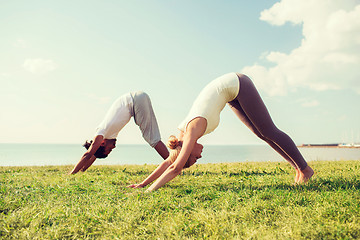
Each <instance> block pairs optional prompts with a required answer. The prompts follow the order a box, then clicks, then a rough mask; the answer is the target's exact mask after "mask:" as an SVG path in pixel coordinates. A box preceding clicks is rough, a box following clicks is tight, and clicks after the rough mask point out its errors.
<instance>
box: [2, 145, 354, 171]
mask: <svg viewBox="0 0 360 240" xmlns="http://www.w3.org/2000/svg"><path fill="white" fill-rule="evenodd" d="M299 149H300V151H301V153H302V154H303V156H304V157H305V159H306V160H307V161H321V160H360V148H299ZM84 152H85V148H83V147H82V146H81V145H77V144H0V166H47V165H74V164H76V163H77V162H78V161H79V160H80V158H81V156H82V154H84ZM161 161H162V159H161V157H160V156H159V155H158V154H157V153H156V151H155V150H154V149H152V148H151V147H150V146H148V145H120V144H119V145H118V146H116V148H115V149H113V151H112V152H111V154H110V155H109V157H107V158H105V159H98V160H96V161H95V163H94V164H95V165H124V164H140V165H141V164H159V163H160V162H161ZM276 161H285V160H284V159H283V158H282V157H281V156H280V155H279V154H278V153H276V152H275V151H274V150H273V149H272V148H270V147H269V146H267V145H234V146H228V145H226V146H219V145H218V146H215V145H207V146H204V150H203V153H202V158H201V159H199V160H198V163H200V164H201V163H224V162H276Z"/></svg>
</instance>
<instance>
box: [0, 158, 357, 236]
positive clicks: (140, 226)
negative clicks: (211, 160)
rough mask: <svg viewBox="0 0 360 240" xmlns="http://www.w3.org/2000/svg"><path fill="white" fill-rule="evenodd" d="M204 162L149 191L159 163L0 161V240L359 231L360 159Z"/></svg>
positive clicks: (300, 233)
mask: <svg viewBox="0 0 360 240" xmlns="http://www.w3.org/2000/svg"><path fill="white" fill-rule="evenodd" d="M311 166H312V167H313V168H314V170H315V171H316V175H315V177H314V178H313V179H312V181H311V182H310V183H308V184H306V185H303V186H294V185H292V182H293V177H294V176H293V175H294V173H293V170H292V169H291V168H290V167H289V166H288V164H287V163H285V162H283V163H231V164H204V165H201V164H198V165H196V166H194V167H192V168H190V169H189V170H187V171H185V172H184V173H183V174H182V175H181V176H179V177H177V178H176V179H175V180H173V181H172V182H171V183H168V184H167V185H166V186H165V187H163V188H161V189H159V190H158V191H157V192H154V193H151V194H144V193H143V192H144V189H136V190H134V189H128V188H126V186H127V185H128V184H131V183H138V182H140V181H141V180H142V179H144V178H145V177H146V176H147V175H148V174H149V173H150V172H151V171H152V170H153V169H154V168H155V166H154V165H144V166H130V165H128V166H93V167H91V168H90V169H89V170H88V171H87V172H86V173H85V174H77V175H74V176H69V175H67V172H68V171H69V170H70V168H71V167H72V166H56V167H0V196H1V198H0V239H360V191H359V190H360V161H336V162H335V161H334V162H333V161H319V162H311Z"/></svg>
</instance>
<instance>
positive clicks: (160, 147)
mask: <svg viewBox="0 0 360 240" xmlns="http://www.w3.org/2000/svg"><path fill="white" fill-rule="evenodd" d="M134 120H135V123H136V125H138V126H139V128H140V130H141V132H142V136H143V138H144V139H145V141H147V142H148V143H149V144H150V146H151V147H153V148H155V150H156V151H157V153H158V154H159V155H160V156H161V157H162V158H163V159H166V158H167V157H168V156H169V151H168V149H167V148H166V146H165V144H164V143H163V142H162V141H161V137H160V130H159V126H158V124H157V121H156V117H155V113H154V110H153V108H152V105H151V101H150V97H149V96H148V95H147V94H146V93H144V92H136V93H134Z"/></svg>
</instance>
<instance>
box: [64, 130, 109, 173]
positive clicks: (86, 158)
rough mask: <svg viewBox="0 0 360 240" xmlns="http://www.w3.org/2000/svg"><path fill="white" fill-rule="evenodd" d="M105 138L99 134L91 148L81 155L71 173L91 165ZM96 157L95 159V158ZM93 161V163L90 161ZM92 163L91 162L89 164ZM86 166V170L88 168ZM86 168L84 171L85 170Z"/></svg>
mask: <svg viewBox="0 0 360 240" xmlns="http://www.w3.org/2000/svg"><path fill="white" fill-rule="evenodd" d="M103 140H104V137H103V136H101V135H97V136H96V137H95V138H94V140H93V142H92V144H91V146H90V147H89V149H88V150H87V151H86V152H85V153H84V155H83V156H82V157H81V159H80V161H79V162H78V163H77V164H76V165H75V167H74V169H73V170H72V171H71V172H70V174H75V173H77V172H79V171H80V170H81V169H83V168H84V167H85V166H87V165H89V166H88V167H90V166H91V164H92V163H93V162H94V161H95V159H96V158H95V156H94V154H95V153H96V151H97V150H98V149H99V147H100V145H101V143H102V141H103ZM94 158H95V159H94ZM90 162H91V163H90ZM89 163H90V164H89ZM88 167H86V168H85V170H86V169H87V168H88ZM85 170H84V171H85Z"/></svg>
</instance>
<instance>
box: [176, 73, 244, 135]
mask: <svg viewBox="0 0 360 240" xmlns="http://www.w3.org/2000/svg"><path fill="white" fill-rule="evenodd" d="M239 89H240V84H239V78H238V76H237V75H236V73H227V74H225V75H222V76H221V77H218V78H216V79H215V80H213V81H211V82H210V83H209V84H208V85H207V86H206V87H205V88H204V89H203V90H202V91H201V92H200V94H199V96H198V97H197V98H196V99H195V101H194V103H193V105H192V107H191V109H190V112H189V114H188V115H187V117H186V118H185V119H184V121H182V122H181V123H180V125H179V126H178V128H179V129H180V130H181V131H183V132H186V128H187V125H188V124H189V122H190V121H191V120H193V119H194V118H196V117H203V118H205V119H206V120H207V127H206V130H205V133H204V135H205V134H208V133H210V132H212V131H214V130H215V129H216V127H217V126H218V125H219V122H220V112H221V111H222V110H223V109H224V107H225V105H226V103H228V102H230V101H232V100H234V99H235V98H236V96H237V95H238V93H239Z"/></svg>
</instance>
